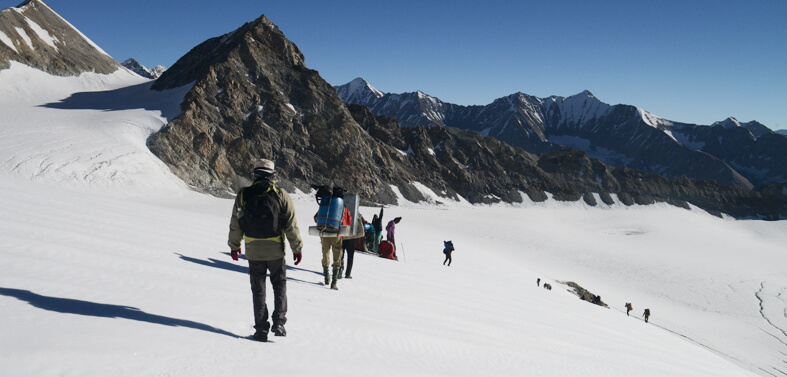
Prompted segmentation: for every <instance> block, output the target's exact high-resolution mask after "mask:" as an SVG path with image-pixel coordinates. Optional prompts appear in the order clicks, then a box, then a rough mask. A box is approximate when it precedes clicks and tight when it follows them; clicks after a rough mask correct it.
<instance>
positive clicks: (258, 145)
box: [148, 16, 787, 219]
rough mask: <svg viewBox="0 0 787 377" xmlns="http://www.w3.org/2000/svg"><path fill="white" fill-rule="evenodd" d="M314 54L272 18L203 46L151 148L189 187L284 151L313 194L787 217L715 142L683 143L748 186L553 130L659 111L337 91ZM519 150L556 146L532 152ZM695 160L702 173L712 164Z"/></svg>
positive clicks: (284, 177) (284, 164)
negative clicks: (716, 150)
mask: <svg viewBox="0 0 787 377" xmlns="http://www.w3.org/2000/svg"><path fill="white" fill-rule="evenodd" d="M304 61H305V60H304V56H303V54H302V53H301V51H300V50H299V49H298V47H297V46H296V45H295V44H294V43H292V42H291V41H289V40H288V39H287V38H286V37H285V36H284V34H283V33H282V32H281V30H279V29H278V27H277V26H276V25H275V24H273V23H272V22H271V21H270V20H269V19H267V18H266V17H265V16H262V17H260V18H258V19H257V20H255V21H253V22H249V23H247V24H245V25H243V26H241V27H240V28H239V29H237V30H235V31H233V32H231V33H227V34H225V35H222V36H218V37H215V38H211V39H209V40H207V41H205V42H203V43H201V44H200V45H198V46H196V47H194V48H193V49H192V50H191V51H190V52H189V53H187V54H186V55H184V56H183V57H181V58H180V59H179V60H178V61H177V62H176V63H175V64H174V65H173V66H172V67H171V68H169V69H168V70H167V71H166V72H165V73H164V74H163V75H162V76H161V77H160V78H159V79H158V80H156V82H155V83H154V85H153V87H152V89H154V90H166V89H172V88H177V87H181V86H183V85H187V84H192V83H193V87H192V89H191V91H190V92H189V93H188V94H186V97H185V101H184V102H183V103H182V104H181V108H182V109H183V112H182V113H181V114H180V116H178V117H177V118H175V119H174V120H172V121H171V122H170V123H169V124H168V125H167V126H166V127H164V128H163V129H162V130H161V131H159V132H158V133H156V134H154V135H152V136H151V137H150V138H149V139H148V147H149V148H150V150H151V151H152V152H153V153H154V154H156V155H157V156H159V157H160V158H161V159H162V160H163V161H164V162H165V163H166V164H167V165H169V166H170V168H171V169H172V171H173V172H174V173H175V174H176V175H178V176H179V177H181V178H182V179H183V180H184V181H185V182H186V183H187V184H189V185H190V186H192V187H194V188H195V189H197V190H200V191H205V192H209V193H212V194H214V195H220V196H228V195H232V193H233V192H234V191H235V190H237V188H238V187H240V186H242V185H243V184H244V183H247V181H246V179H247V178H245V177H248V173H249V171H250V168H251V165H252V161H253V160H254V159H255V158H259V157H266V158H270V159H272V160H274V161H275V163H276V166H277V178H278V181H279V182H280V184H281V185H282V186H283V187H285V188H298V189H299V190H301V191H305V192H309V191H310V190H311V186H312V185H314V184H330V185H339V186H342V187H344V188H345V189H347V190H349V191H350V192H355V193H358V194H360V195H361V197H362V198H364V200H368V201H371V202H376V203H396V202H397V200H398V199H397V197H400V196H401V197H404V198H405V199H407V200H410V201H415V202H417V201H422V200H426V198H427V197H428V196H431V195H428V194H427V192H430V193H434V194H436V195H437V196H440V197H443V198H446V200H451V199H453V200H461V198H464V199H466V200H468V201H470V202H471V203H497V202H509V203H513V202H522V201H524V200H528V199H529V200H533V201H544V200H547V199H548V198H550V197H552V198H554V199H557V200H565V201H578V200H582V201H584V202H585V203H588V204H589V205H597V204H599V202H604V203H607V204H611V203H615V202H617V201H620V202H622V203H624V204H626V205H632V204H643V205H644V204H652V203H656V202H667V203H670V204H673V205H676V206H680V207H683V208H689V204H688V203H692V204H694V205H697V206H700V207H701V208H704V209H706V210H708V211H709V212H711V213H715V214H718V213H721V212H724V213H728V214H731V215H733V216H737V217H749V216H751V217H762V218H769V219H778V218H782V217H785V216H787V197H786V195H787V185H785V184H778V185H777V184H766V185H764V186H763V188H761V189H759V190H752V189H751V188H752V185H751V183H749V182H748V181H747V180H746V179H745V178H743V177H741V176H740V175H737V173H736V172H735V171H734V170H733V169H732V168H730V167H729V166H727V165H726V164H724V163H723V162H720V161H719V160H718V159H715V158H713V157H712V156H710V155H708V154H707V153H704V152H699V151H695V150H689V149H685V150H679V151H678V152H676V153H684V154H685V155H686V156H688V157H691V158H695V159H696V160H698V161H701V162H705V164H706V166H705V167H708V166H710V167H716V168H719V169H720V170H722V171H720V172H714V173H716V175H718V176H721V177H724V174H726V177H727V179H728V181H731V182H732V181H733V180H734V179H738V180H739V181H740V182H739V183H738V184H736V185H734V186H735V187H729V186H723V185H720V184H719V183H717V182H716V181H714V180H691V179H688V178H685V177H683V178H665V177H663V176H660V175H657V174H654V173H645V172H642V171H640V170H634V169H630V168H628V167H613V166H610V165H608V164H605V163H603V162H601V161H599V160H597V159H594V158H591V157H589V156H588V155H587V154H586V153H584V152H581V151H577V150H574V149H568V148H562V147H561V146H560V145H559V144H558V143H557V142H554V141H550V140H548V136H549V135H550V133H548V132H547V126H548V127H549V128H550V129H549V132H553V131H552V129H551V128H552V127H558V128H560V129H563V128H565V129H571V128H573V127H588V128H590V129H593V128H594V127H600V126H601V124H602V123H603V122H612V121H615V119H620V120H621V121H625V120H627V119H631V117H635V116H638V117H639V118H638V119H639V120H640V122H642V123H644V119H648V120H649V121H650V122H651V124H655V125H651V124H648V123H645V128H643V129H642V130H641V131H640V132H653V133H658V134H664V131H662V130H660V129H659V128H658V127H667V126H666V125H665V124H662V123H660V121H659V120H658V119H655V117H653V118H650V117H648V116H649V115H648V114H646V113H644V112H642V113H641V112H639V111H638V109H636V108H633V107H626V106H609V105H606V104H603V103H601V102H600V101H598V100H596V99H595V97H593V95H592V94H590V93H589V92H584V93H581V94H580V95H577V96H573V97H569V98H562V97H552V98H548V99H537V98H534V97H529V96H525V95H523V94H521V93H518V94H516V95H512V96H510V97H506V98H502V99H500V100H498V101H495V103H494V104H492V105H490V106H487V107H484V106H477V107H461V106H456V105H449V104H445V103H443V102H441V101H439V100H437V99H435V98H432V97H429V96H427V95H425V94H423V93H420V92H419V93H411V94H405V95H387V94H383V93H382V92H380V91H377V90H375V89H374V88H373V87H371V86H370V85H368V84H367V83H365V82H363V81H360V80H356V81H354V82H352V83H350V84H349V85H348V86H346V87H344V88H342V87H340V88H338V91H337V89H335V88H334V87H332V86H331V85H330V84H328V83H327V82H325V80H323V79H322V78H321V77H320V76H319V74H318V72H317V71H314V70H311V69H309V68H307V67H306V65H305V63H304ZM340 94H341V97H344V98H355V99H357V100H358V101H364V99H367V98H372V97H373V98H377V99H378V100H380V99H385V98H388V99H389V101H380V102H379V103H376V104H373V103H370V104H371V105H373V106H372V107H371V108H372V111H377V112H381V110H380V109H388V110H390V111H391V113H394V114H396V115H397V116H398V117H397V118H393V117H389V116H384V115H375V114H373V113H372V111H370V110H369V108H367V107H366V106H363V105H345V104H344V103H343V101H342V98H340ZM408 111H409V112H408ZM631 111H633V114H629V113H630V112H631ZM427 120H430V121H433V122H434V123H428V122H427ZM453 123H456V124H457V125H461V126H462V127H451V126H450V125H451V124H453ZM402 124H405V125H415V124H427V125H428V124H434V125H438V126H439V127H422V126H417V127H402V126H401V125H402ZM460 128H465V129H460ZM718 128H723V126H722V125H720V126H718ZM478 131H480V132H478ZM744 131H746V132H749V131H748V130H745V129H744ZM566 132H568V131H566ZM627 132H631V131H627ZM612 134H613V133H611V132H608V133H607V135H608V137H613V136H612ZM492 136H495V137H492ZM508 136H510V138H508V139H507V140H508V141H505V142H503V141H501V140H503V139H506V137H508ZM776 136H778V137H782V136H781V135H776ZM586 137H591V136H586ZM598 137H600V136H598ZM762 137H765V136H762ZM665 138H668V137H667V136H666V135H665ZM782 138H783V137H782ZM670 140H671V139H670ZM645 144H647V143H645V142H642V143H641V144H640V145H645ZM515 145H516V146H515ZM518 146H526V147H528V148H535V149H538V150H539V151H545V152H548V153H545V154H542V155H533V154H531V153H528V152H527V151H525V150H524V149H522V148H520V147H518ZM703 158H704V160H703ZM691 166H692V168H693V169H695V170H696V173H698V174H700V173H702V172H701V171H700V169H701V168H702V166H701V165H697V164H696V163H695V164H694V165H691Z"/></svg>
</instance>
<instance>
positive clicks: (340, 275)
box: [339, 267, 344, 279]
mask: <svg viewBox="0 0 787 377" xmlns="http://www.w3.org/2000/svg"><path fill="white" fill-rule="evenodd" d="M342 273H344V267H339V279H341V278H342Z"/></svg>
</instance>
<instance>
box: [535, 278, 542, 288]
mask: <svg viewBox="0 0 787 377" xmlns="http://www.w3.org/2000/svg"><path fill="white" fill-rule="evenodd" d="M540 286H541V278H538V279H536V287H540Z"/></svg>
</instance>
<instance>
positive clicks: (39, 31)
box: [25, 18, 57, 51]
mask: <svg viewBox="0 0 787 377" xmlns="http://www.w3.org/2000/svg"><path fill="white" fill-rule="evenodd" d="M25 21H27V24H28V25H29V26H30V28H31V29H33V31H34V32H35V33H36V35H38V37H39V38H41V40H42V41H44V43H46V44H48V45H49V46H51V47H52V48H54V49H55V51H57V46H55V40H56V38H54V37H52V35H51V34H49V32H48V31H46V30H44V28H42V27H41V26H39V25H38V24H37V23H35V22H33V20H31V19H29V18H25Z"/></svg>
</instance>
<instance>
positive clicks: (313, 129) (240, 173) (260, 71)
mask: <svg viewBox="0 0 787 377" xmlns="http://www.w3.org/2000/svg"><path fill="white" fill-rule="evenodd" d="M189 83H193V87H192V88H191V90H190V91H189V92H188V93H187V94H186V96H185V100H184V102H183V103H182V104H181V109H182V113H181V114H180V116H178V117H177V118H175V119H174V120H173V121H172V122H170V123H169V124H168V125H167V126H166V127H165V128H163V129H162V130H161V131H160V132H159V133H157V134H155V135H152V136H151V138H150V139H149V141H148V146H149V147H150V149H151V151H153V152H154V153H155V154H156V155H157V156H159V157H160V158H161V159H162V160H163V161H164V162H165V163H167V164H168V165H169V166H170V168H171V169H172V170H173V171H174V172H175V174H177V175H178V176H180V177H181V178H182V179H183V180H184V181H186V182H187V183H188V184H190V185H192V186H193V187H195V188H196V189H198V190H200V191H206V192H210V193H212V194H215V195H220V196H227V195H230V194H231V193H232V192H233V190H234V189H236V188H237V187H238V185H241V184H243V183H244V180H245V179H247V178H248V176H249V174H250V172H251V166H252V161H253V160H255V159H257V158H268V159H271V160H273V161H274V162H275V163H276V166H277V174H278V179H279V180H280V182H281V184H282V185H284V186H285V187H290V188H292V187H297V188H299V189H300V190H302V191H305V192H308V191H310V190H311V187H310V186H311V185H312V184H334V183H335V184H338V185H341V186H342V187H345V188H347V189H352V190H353V191H355V192H358V193H360V194H362V195H363V196H364V197H366V198H378V199H379V198H388V200H391V198H393V191H392V190H391V189H390V186H388V185H382V184H381V182H382V180H381V179H380V175H381V174H387V175H388V176H394V173H393V172H392V171H391V169H380V168H379V167H377V166H375V161H382V160H383V159H388V158H389V157H382V156H380V149H379V147H378V146H376V145H375V144H374V143H373V141H372V139H371V137H370V136H369V135H368V134H366V133H365V132H364V130H363V129H361V127H360V126H359V125H358V124H357V123H356V122H355V120H354V119H353V118H352V116H351V115H350V113H349V112H348V110H347V108H346V106H345V105H344V104H343V102H342V101H341V98H339V95H338V94H337V93H336V91H335V90H334V88H333V87H332V86H330V85H329V84H328V83H327V82H325V81H324V80H323V79H322V78H321V77H320V76H319V74H318V73H317V72H316V71H313V70H310V69H308V68H306V66H305V65H304V59H303V55H302V54H301V52H300V50H299V49H298V47H297V46H296V45H295V44H294V43H292V42H290V41H289V40H287V38H286V37H285V36H284V34H283V33H282V32H281V31H279V29H278V28H277V27H276V26H275V25H273V24H272V23H271V22H270V21H269V20H268V19H267V18H266V17H264V16H263V17H260V18H258V19H257V20H255V21H254V22H250V23H247V24H245V25H243V26H242V27H240V28H239V29H238V30H235V31H233V32H231V33H228V34H225V35H223V36H220V37H216V38H211V39H209V40H207V41H205V42H203V43H202V44H200V45H199V46H197V47H195V48H194V49H192V50H191V51H190V52H189V53H188V54H186V55H184V56H183V57H182V58H180V59H179V60H178V62H177V63H175V65H173V66H172V67H171V68H170V69H169V70H167V71H166V72H165V73H164V75H162V76H161V77H160V78H159V79H158V80H157V81H156V83H155V84H154V88H155V89H166V88H173V87H178V86H182V85H185V84H189ZM390 155H396V152H395V150H394V149H393V148H390V149H389V150H388V151H387V154H386V156H390ZM371 156H377V157H375V158H374V159H373V158H371ZM375 159H376V160H375ZM392 165H393V163H392ZM399 179H400V180H402V179H404V178H399Z"/></svg>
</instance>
